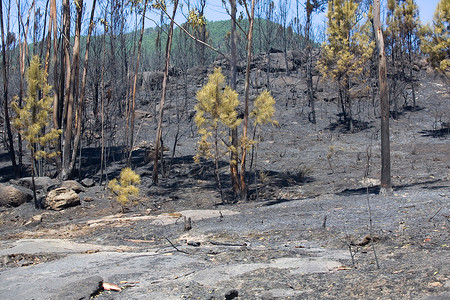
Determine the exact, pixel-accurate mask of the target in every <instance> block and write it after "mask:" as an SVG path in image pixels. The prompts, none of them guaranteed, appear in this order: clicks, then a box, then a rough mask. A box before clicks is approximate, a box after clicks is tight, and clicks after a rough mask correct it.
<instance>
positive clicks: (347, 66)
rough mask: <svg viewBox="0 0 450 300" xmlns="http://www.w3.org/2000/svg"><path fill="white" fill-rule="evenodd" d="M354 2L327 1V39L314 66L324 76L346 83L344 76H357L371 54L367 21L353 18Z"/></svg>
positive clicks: (355, 10)
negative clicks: (321, 53)
mask: <svg viewBox="0 0 450 300" xmlns="http://www.w3.org/2000/svg"><path fill="white" fill-rule="evenodd" d="M357 9H358V4H357V3H356V1H355V2H354V1H352V0H333V1H328V14H327V18H328V29H327V40H328V41H327V42H325V43H324V44H323V55H322V57H321V59H320V60H319V62H318V64H317V67H318V69H319V70H320V72H321V73H322V74H323V75H324V77H330V78H331V79H332V80H334V81H335V82H337V83H339V84H343V85H346V84H347V82H345V80H344V79H345V77H347V76H348V77H350V78H351V77H354V76H357V75H360V74H361V73H362V72H363V70H364V65H365V63H366V62H367V61H368V60H369V59H370V58H371V57H372V52H373V49H374V46H375V43H374V41H371V40H370V24H369V22H368V21H366V22H362V21H358V20H357V14H356V12H357Z"/></svg>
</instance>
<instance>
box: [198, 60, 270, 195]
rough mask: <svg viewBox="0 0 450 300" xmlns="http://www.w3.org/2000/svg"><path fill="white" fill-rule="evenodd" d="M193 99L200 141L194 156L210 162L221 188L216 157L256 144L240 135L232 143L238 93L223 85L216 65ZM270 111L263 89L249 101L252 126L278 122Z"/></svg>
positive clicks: (217, 158)
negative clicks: (237, 141) (237, 139)
mask: <svg viewBox="0 0 450 300" xmlns="http://www.w3.org/2000/svg"><path fill="white" fill-rule="evenodd" d="M197 101H198V102H197V105H196V106H195V110H196V115H195V123H196V125H197V130H198V133H199V134H200V140H199V141H198V146H197V154H196V156H195V157H194V159H195V161H196V162H199V161H200V158H202V157H203V158H206V159H212V160H213V161H214V164H215V170H214V172H215V176H216V180H217V183H218V185H219V189H220V190H221V185H220V178H219V173H218V171H219V165H218V161H219V159H220V158H221V157H223V156H225V155H229V154H231V153H235V154H236V153H238V151H239V150H241V151H242V149H245V150H247V151H248V150H250V149H251V148H252V146H254V145H256V144H257V143H258V140H257V139H255V138H253V139H251V138H248V137H246V138H244V137H241V138H240V139H239V145H238V146H237V147H236V146H233V145H232V143H231V136H230V132H231V129H235V128H237V127H238V126H239V125H240V124H241V123H242V119H240V118H239V117H238V111H237V107H238V105H239V99H238V93H237V92H236V91H235V90H233V89H232V88H231V87H230V86H228V85H225V76H224V75H223V74H222V71H221V69H220V68H216V69H214V72H213V73H212V74H211V75H209V78H208V83H207V84H206V85H205V86H203V88H201V89H200V90H199V91H198V92H197ZM274 114H275V99H274V98H273V97H272V95H271V94H270V92H269V91H263V92H262V93H261V94H260V95H259V96H258V97H257V98H256V99H255V100H254V101H253V107H252V110H251V112H250V113H249V117H250V120H252V125H253V128H254V129H255V130H256V128H260V127H261V126H262V125H265V124H272V125H278V122H277V121H275V120H274V119H273V116H274ZM254 136H255V135H254ZM238 156H239V155H238ZM237 164H238V162H237V161H235V160H232V159H230V165H237ZM221 194H222V191H221ZM222 200H223V197H222Z"/></svg>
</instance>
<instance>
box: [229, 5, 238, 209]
mask: <svg viewBox="0 0 450 300" xmlns="http://www.w3.org/2000/svg"><path fill="white" fill-rule="evenodd" d="M230 6H231V39H230V41H231V59H230V78H231V88H232V89H233V90H236V88H237V84H236V81H237V79H236V74H237V67H236V65H237V57H236V55H237V54H236V41H237V36H236V11H237V9H236V0H230ZM231 144H232V145H233V148H234V151H231V157H230V158H231V159H230V175H231V186H232V188H233V198H234V200H236V199H238V198H239V172H238V160H239V157H238V152H237V149H238V147H239V137H238V129H237V127H236V128H233V129H231Z"/></svg>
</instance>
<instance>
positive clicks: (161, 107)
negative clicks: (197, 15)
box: [152, 0, 178, 184]
mask: <svg viewBox="0 0 450 300" xmlns="http://www.w3.org/2000/svg"><path fill="white" fill-rule="evenodd" d="M177 7H178V0H175V1H174V2H173V13H172V18H171V19H170V27H169V33H168V36H167V44H166V64H165V67H164V77H163V86H162V95H161V101H160V102H159V120H158V128H157V130H156V140H155V153H154V157H153V174H152V179H153V182H154V183H155V184H157V183H158V155H159V152H160V141H161V135H162V122H163V116H164V102H165V98H166V88H167V77H168V75H169V65H170V51H171V49H172V36H173V26H174V19H175V14H176V12H177ZM161 152H162V151H161ZM161 159H162V155H161Z"/></svg>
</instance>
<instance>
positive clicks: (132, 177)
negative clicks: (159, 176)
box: [108, 168, 141, 211]
mask: <svg viewBox="0 0 450 300" xmlns="http://www.w3.org/2000/svg"><path fill="white" fill-rule="evenodd" d="M139 184H141V177H140V176H139V175H138V174H136V173H135V172H134V171H133V170H131V169H130V168H124V169H122V171H121V172H120V176H119V180H117V179H113V180H111V181H110V182H109V183H108V188H109V189H110V191H111V192H113V193H114V194H116V195H117V202H119V203H120V204H121V205H122V211H123V210H124V209H125V206H126V204H128V202H130V197H133V196H134V197H136V196H138V195H139V188H138V187H137V186H136V185H139Z"/></svg>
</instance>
